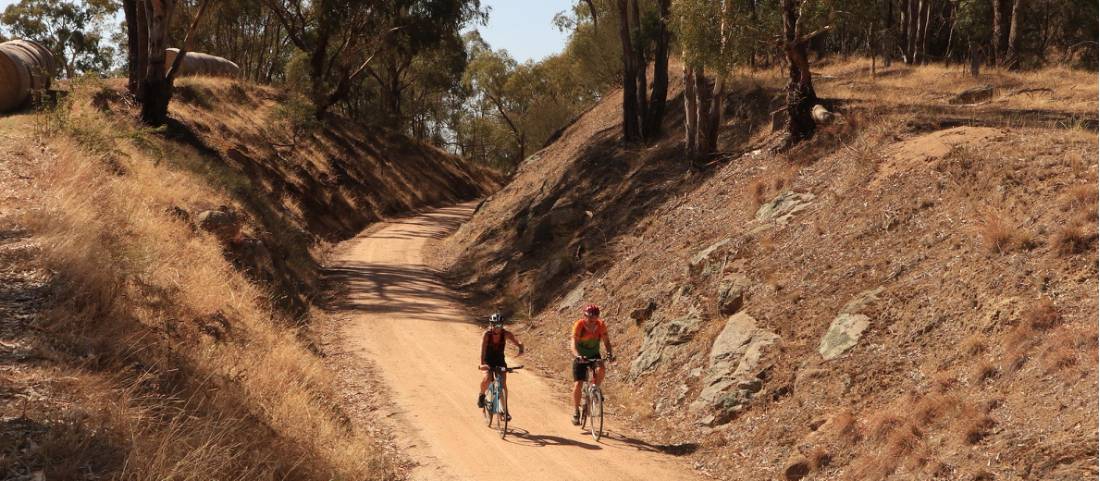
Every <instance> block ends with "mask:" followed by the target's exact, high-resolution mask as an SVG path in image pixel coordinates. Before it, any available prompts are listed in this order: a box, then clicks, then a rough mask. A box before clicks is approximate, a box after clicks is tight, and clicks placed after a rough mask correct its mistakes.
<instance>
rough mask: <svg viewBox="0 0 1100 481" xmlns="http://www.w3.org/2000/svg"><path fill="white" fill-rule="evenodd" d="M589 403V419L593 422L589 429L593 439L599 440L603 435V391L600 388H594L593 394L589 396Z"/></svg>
mask: <svg viewBox="0 0 1100 481" xmlns="http://www.w3.org/2000/svg"><path fill="white" fill-rule="evenodd" d="M588 404H589V406H588V419H589V421H590V424H591V426H589V428H590V429H589V431H590V432H591V433H592V439H595V440H596V442H599V441H600V438H601V437H602V436H603V393H602V392H600V390H599V389H593V390H592V395H591V396H589V397H588Z"/></svg>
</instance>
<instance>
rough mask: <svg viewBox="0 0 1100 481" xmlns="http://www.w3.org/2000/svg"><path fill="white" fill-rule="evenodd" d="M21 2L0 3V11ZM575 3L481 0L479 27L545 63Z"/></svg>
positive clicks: (562, 37)
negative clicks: (557, 18) (484, 10)
mask: <svg viewBox="0 0 1100 481" xmlns="http://www.w3.org/2000/svg"><path fill="white" fill-rule="evenodd" d="M17 1H18V0H0V11H3V9H4V8H6V7H7V6H8V5H11V4H13V3H16V2H17ZM572 4H573V0H482V6H487V7H490V8H491V11H490V13H489V24H488V25H484V26H478V27H477V29H478V30H479V31H480V32H481V37H482V38H484V39H485V41H486V42H489V45H490V46H491V47H493V48H494V49H505V50H507V51H508V53H510V54H511V55H512V57H514V58H515V59H516V60H519V61H521V62H522V61H526V60H535V61H538V60H542V59H543V58H544V57H546V56H548V55H552V54H555V53H558V52H560V51H561V49H562V47H564V46H565V41H566V37H567V35H566V34H565V33H563V32H559V31H558V29H557V28H556V27H554V24H553V20H554V15H555V14H557V13H558V12H563V11H567V10H569V9H570V8H571V7H572Z"/></svg>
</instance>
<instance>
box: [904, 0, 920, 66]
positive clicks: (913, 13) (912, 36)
mask: <svg viewBox="0 0 1100 481" xmlns="http://www.w3.org/2000/svg"><path fill="white" fill-rule="evenodd" d="M906 20H907V21H908V22H909V37H908V38H907V39H906V40H905V42H906V58H907V60H906V62H907V63H909V64H915V63H917V59H916V55H917V34H918V32H917V29H918V28H920V0H909V12H908V14H907V16H906Z"/></svg>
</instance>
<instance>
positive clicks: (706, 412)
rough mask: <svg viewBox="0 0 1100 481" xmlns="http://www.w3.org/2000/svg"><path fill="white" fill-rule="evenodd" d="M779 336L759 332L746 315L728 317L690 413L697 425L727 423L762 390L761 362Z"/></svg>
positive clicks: (709, 357) (709, 358) (715, 342)
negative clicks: (701, 388)
mask: <svg viewBox="0 0 1100 481" xmlns="http://www.w3.org/2000/svg"><path fill="white" fill-rule="evenodd" d="M778 339H779V336H778V335H776V334H775V333H773V332H770V331H767V330H765V329H762V328H759V327H757V325H756V319H753V318H752V316H750V315H748V314H747V313H745V312H741V313H738V314H735V315H733V316H730V318H729V319H728V320H727V321H726V327H725V328H724V329H722V332H721V333H720V334H719V335H718V337H717V338H715V339H714V344H713V345H712V346H711V349H710V354H709V356H708V363H707V369H706V374H705V376H704V378H703V390H702V392H701V393H699V397H698V398H697V399H696V400H695V402H693V403H692V405H691V409H692V410H694V411H696V412H698V413H700V414H702V415H703V417H702V418H701V419H700V424H703V425H707V426H716V425H719V424H725V423H727V422H729V421H730V420H731V419H732V418H733V416H735V415H736V414H737V413H738V412H740V411H741V410H742V409H744V407H745V405H746V404H748V402H749V400H750V399H751V398H752V395H753V394H754V393H756V392H759V391H760V389H761V388H763V380H762V379H761V374H762V369H761V366H760V364H761V362H760V361H761V359H762V358H763V357H764V353H765V351H766V349H767V348H768V347H769V346H771V345H772V344H774V343H775V341H776V340H778Z"/></svg>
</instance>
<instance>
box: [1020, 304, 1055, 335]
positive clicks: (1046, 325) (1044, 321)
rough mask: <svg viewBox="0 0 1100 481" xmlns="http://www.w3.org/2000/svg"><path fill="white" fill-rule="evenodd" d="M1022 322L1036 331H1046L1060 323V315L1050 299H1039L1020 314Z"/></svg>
mask: <svg viewBox="0 0 1100 481" xmlns="http://www.w3.org/2000/svg"><path fill="white" fill-rule="evenodd" d="M1021 316H1022V317H1023V320H1024V322H1026V323H1027V325H1028V326H1030V327H1031V328H1032V329H1035V330H1038V331H1045V330H1048V329H1050V328H1052V327H1054V326H1056V325H1058V324H1060V323H1061V322H1062V314H1061V313H1060V312H1058V308H1057V307H1056V306H1055V305H1054V301H1052V300H1050V298H1047V297H1043V298H1040V299H1039V300H1038V301H1035V303H1033V304H1031V305H1030V306H1028V307H1027V309H1025V310H1024V312H1023V313H1022V314H1021Z"/></svg>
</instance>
